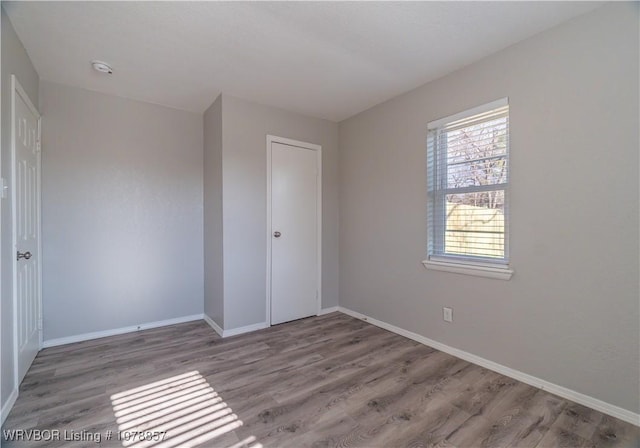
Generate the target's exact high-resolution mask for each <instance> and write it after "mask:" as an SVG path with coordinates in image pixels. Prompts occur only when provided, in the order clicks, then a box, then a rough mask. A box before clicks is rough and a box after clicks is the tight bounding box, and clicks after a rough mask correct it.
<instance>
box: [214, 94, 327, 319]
mask: <svg viewBox="0 0 640 448" xmlns="http://www.w3.org/2000/svg"><path fill="white" fill-rule="evenodd" d="M222 128H223V130H222V146H223V161H222V163H223V172H222V176H223V185H224V195H223V197H224V202H223V211H224V212H223V221H224V294H225V304H224V306H225V309H224V313H225V321H224V328H225V329H232V328H238V327H243V326H246V325H251V324H256V323H261V322H264V321H265V313H266V309H265V300H266V299H265V297H266V290H265V287H266V242H265V232H266V213H267V212H266V183H267V178H266V175H267V171H266V136H267V134H272V135H277V136H279V137H287V138H292V139H295V140H301V141H305V142H309V143H315V144H318V145H322V174H323V179H322V180H323V188H322V207H323V210H322V211H323V216H322V254H323V260H322V270H323V279H322V306H323V308H328V307H331V306H336V305H338V125H337V124H336V123H333V122H330V121H327V120H321V119H317V118H310V117H304V116H301V115H298V114H295V113H292V112H287V111H284V110H281V109H277V108H273V107H268V106H262V105H258V104H255V103H250V102H247V101H244V100H240V99H238V98H234V97H232V96H228V95H224V94H223V95H222Z"/></svg>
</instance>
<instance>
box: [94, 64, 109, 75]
mask: <svg viewBox="0 0 640 448" xmlns="http://www.w3.org/2000/svg"><path fill="white" fill-rule="evenodd" d="M91 67H93V69H94V70H95V71H98V72H100V73H106V74H108V75H110V74H112V73H113V69H112V68H111V66H110V65H109V64H107V63H106V62H102V61H91Z"/></svg>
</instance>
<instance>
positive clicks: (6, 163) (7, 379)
mask: <svg viewBox="0 0 640 448" xmlns="http://www.w3.org/2000/svg"><path fill="white" fill-rule="evenodd" d="M1 9H2V13H1V15H2V39H1V40H2V61H1V64H0V65H2V95H1V97H2V154H1V161H2V168H1V169H2V177H3V178H5V179H6V180H7V182H8V185H10V184H11V75H12V74H14V75H16V77H17V78H18V81H19V82H20V84H21V85H22V87H23V88H24V90H25V91H26V92H27V95H29V98H30V99H31V101H32V102H33V104H34V105H36V106H37V105H38V83H39V77H38V73H36V71H35V69H34V68H33V64H31V60H30V59H29V56H28V55H27V52H26V51H25V49H24V47H23V46H22V43H21V42H20V40H19V39H18V36H17V35H16V32H15V31H14V29H13V25H11V22H9V19H8V17H7V15H6V13H5V12H4V8H1ZM9 196H11V192H9ZM11 232H12V228H11V198H10V197H8V198H7V199H2V245H1V247H2V252H1V253H0V260H1V262H0V265H1V268H0V269H1V270H2V285H1V289H2V301H1V303H0V306H1V307H2V308H1V313H0V314H1V315H2V323H1V325H0V328H1V331H2V335H1V337H2V344H1V345H2V347H1V348H0V350H1V352H2V356H1V357H0V358H1V359H2V361H1V364H2V366H1V368H2V374H1V375H0V376H1V377H2V382H1V384H0V390H1V398H2V404H3V405H4V403H5V401H6V399H7V397H8V396H9V394H11V391H12V390H13V388H14V386H15V385H14V384H13V383H14V382H13V365H14V363H13V283H12V279H13V273H12V266H13V265H12V262H13V257H14V252H13V249H12V247H13V243H12V240H11Z"/></svg>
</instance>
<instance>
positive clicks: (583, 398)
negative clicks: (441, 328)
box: [338, 306, 640, 426]
mask: <svg viewBox="0 0 640 448" xmlns="http://www.w3.org/2000/svg"><path fill="white" fill-rule="evenodd" d="M338 311H340V312H341V313H344V314H348V315H349V316H352V317H355V318H356V319H361V320H364V321H366V322H369V323H370V324H372V325H375V326H376V327H380V328H384V329H385V330H388V331H391V332H392V333H396V334H399V335H400V336H404V337H406V338H409V339H412V340H414V341H416V342H420V343H421V344H424V345H427V346H429V347H432V348H435V349H436V350H440V351H441V352H444V353H448V354H450V355H453V356H455V357H456V358H460V359H464V360H465V361H469V362H470V363H473V364H476V365H478V366H480V367H484V368H486V369H489V370H493V371H494V372H497V373H500V374H502V375H505V376H508V377H510V378H513V379H515V380H518V381H522V382H523V383H525V384H528V385H530V386H533V387H537V388H539V389H542V390H544V391H547V392H549V393H551V394H554V395H558V396H559V397H562V398H566V399H567V400H570V401H573V402H575V403H578V404H581V405H584V406H587V407H589V408H591V409H595V410H596V411H600V412H602V413H603V414H607V415H610V416H612V417H615V418H619V419H620V420H623V421H625V422H627V423H631V424H632V425H636V426H640V414H636V413H634V412H631V411H629V410H627V409H624V408H621V407H619V406H615V405H612V404H610V403H607V402H604V401H602V400H598V399H597V398H593V397H590V396H588V395H585V394H581V393H580V392H576V391H574V390H571V389H568V388H566V387H563V386H559V385H557V384H553V383H550V382H549V381H545V380H543V379H540V378H537V377H535V376H532V375H529V374H527V373H524V372H520V371H519V370H515V369H512V368H510V367H507V366H504V365H502V364H498V363H497V362H493V361H489V360H488V359H485V358H481V357H480V356H476V355H474V354H471V353H469V352H465V351H464V350H460V349H457V348H453V347H450V346H448V345H445V344H443V343H441V342H437V341H434V340H432V339H429V338H427V337H424V336H422V335H419V334H417V333H413V332H411V331H408V330H405V329H402V328H400V327H396V326H395V325H391V324H388V323H386V322H383V321H381V320H377V319H374V318H372V317H369V316H366V315H364V314H361V313H358V312H356V311H353V310H350V309H348V308H344V307H342V306H340V307H338Z"/></svg>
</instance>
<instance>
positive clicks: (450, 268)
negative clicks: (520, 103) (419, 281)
mask: <svg viewBox="0 0 640 448" xmlns="http://www.w3.org/2000/svg"><path fill="white" fill-rule="evenodd" d="M508 105H509V98H508V97H505V98H501V99H499V100H496V101H492V102H490V103H486V104H483V105H480V106H477V107H473V108H471V109H467V110H464V111H462V112H458V113H456V114H453V115H449V116H447V117H444V118H440V119H438V120H434V121H431V122H429V123H427V132H431V131H434V130H436V129H438V128H440V127H442V126H444V125H446V124H449V123H451V122H454V121H458V120H462V119H465V118H468V117H472V116H474V115H478V114H482V113H486V112H489V111H491V110H493V109H498V108H501V107H504V106H508ZM509 134H510V132H509ZM508 138H509V140H510V139H511V136H510V135H509V136H508ZM427 140H428V139H427ZM509 152H510V151H509V146H507V157H508V158H509ZM433 157H434V159H435V158H436V157H443V154H441V153H437V152H436V153H435V154H434V156H433ZM509 171H511V163H509ZM510 178H511V176H510V172H507V180H506V183H502V184H496V185H490V186H486V187H484V186H472V187H467V188H468V189H469V190H470V191H476V190H492V191H493V190H503V191H504V195H505V210H504V211H505V217H506V219H505V223H504V224H505V233H504V248H505V258H504V259H500V260H492V259H490V258H483V257H474V256H465V255H440V254H437V255H429V254H428V252H427V254H428V255H427V259H425V260H423V261H422V264H423V265H424V267H425V268H426V269H430V270H436V271H445V272H452V273H458V274H466V275H473V276H479V277H487V278H494V279H500V280H509V279H511V277H512V276H513V273H514V271H513V270H512V269H511V268H510V260H509V235H510V232H509V221H510V219H509V202H510V201H509V199H510V198H509V197H510V189H511V188H510V186H511V182H510V180H511V179H510ZM427 182H434V183H437V182H439V179H433V180H429V179H427ZM456 190H457V191H459V189H456ZM441 191H442V197H443V198H444V197H446V192H447V189H442V190H441ZM428 203H429V206H432V203H431V202H428ZM433 219H434V220H436V219H440V218H439V217H438V213H437V211H434V214H433ZM431 225H433V224H431ZM427 228H428V232H427V233H428V244H427V248H429V247H431V246H432V244H433V242H429V241H431V239H432V238H437V235H432V228H431V226H429V225H428V226H427ZM427 251H429V249H427Z"/></svg>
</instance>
